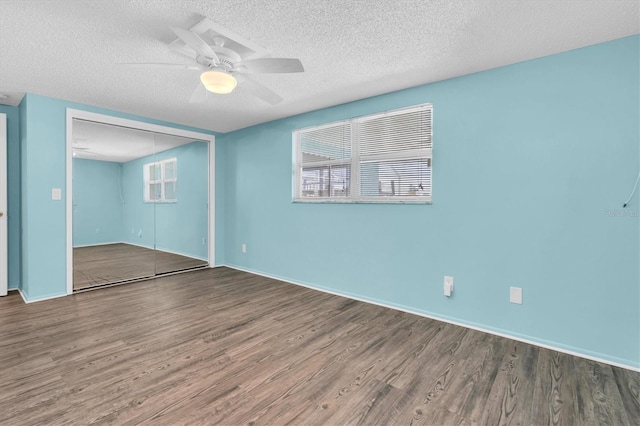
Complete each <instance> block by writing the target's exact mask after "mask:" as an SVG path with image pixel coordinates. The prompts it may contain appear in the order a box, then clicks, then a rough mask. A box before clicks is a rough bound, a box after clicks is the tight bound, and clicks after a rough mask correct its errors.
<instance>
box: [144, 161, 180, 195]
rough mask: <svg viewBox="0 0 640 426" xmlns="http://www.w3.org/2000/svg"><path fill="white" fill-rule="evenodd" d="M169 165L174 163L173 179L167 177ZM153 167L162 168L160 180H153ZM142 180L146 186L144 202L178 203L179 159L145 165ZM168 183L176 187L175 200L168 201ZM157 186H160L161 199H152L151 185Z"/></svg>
mask: <svg viewBox="0 0 640 426" xmlns="http://www.w3.org/2000/svg"><path fill="white" fill-rule="evenodd" d="M169 163H173V170H174V172H173V174H174V177H173V178H167V177H166V167H167V164H169ZM151 167H160V179H152V178H151V177H152V176H151ZM142 180H143V185H144V189H143V201H144V202H145V203H153V204H171V203H177V202H178V159H177V158H176V157H172V158H167V159H165V160H158V161H153V162H151V163H146V164H144V165H143V167H142ZM168 183H172V184H174V185H175V198H171V199H168V198H167V197H166V185H167V184H168ZM157 184H159V185H160V198H159V199H151V185H157Z"/></svg>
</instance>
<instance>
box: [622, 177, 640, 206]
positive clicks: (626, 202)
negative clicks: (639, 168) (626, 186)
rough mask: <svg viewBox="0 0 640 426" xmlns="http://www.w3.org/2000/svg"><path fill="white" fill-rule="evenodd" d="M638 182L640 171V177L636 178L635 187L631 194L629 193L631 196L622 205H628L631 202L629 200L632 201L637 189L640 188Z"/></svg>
mask: <svg viewBox="0 0 640 426" xmlns="http://www.w3.org/2000/svg"><path fill="white" fill-rule="evenodd" d="M638 182H640V172H638V178H637V179H636V184H635V185H633V189H632V190H631V194H629V198H627V201H625V202H624V204H623V205H622V208H625V207H627V204H629V201H631V199H632V198H633V194H635V193H636V189H637V188H638Z"/></svg>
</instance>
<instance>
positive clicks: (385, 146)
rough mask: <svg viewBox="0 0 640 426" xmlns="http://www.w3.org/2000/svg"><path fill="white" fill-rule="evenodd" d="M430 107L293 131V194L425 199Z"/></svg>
mask: <svg viewBox="0 0 640 426" xmlns="http://www.w3.org/2000/svg"><path fill="white" fill-rule="evenodd" d="M431 149H432V106H431V104H424V105H419V106H415V107H411V108H404V109H400V110H394V111H389V112H385V113H381V114H375V115H369V116H364V117H358V118H354V119H352V120H348V121H342V122H338V123H331V124H327V125H323V126H319V127H314V128H308V129H300V130H296V131H295V132H294V150H295V153H296V155H295V164H294V181H295V182H294V199H295V200H297V201H341V202H391V203H393V202H430V201H431V175H432V174H431V160H432V151H431Z"/></svg>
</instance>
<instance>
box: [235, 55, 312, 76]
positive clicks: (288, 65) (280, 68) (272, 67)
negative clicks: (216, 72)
mask: <svg viewBox="0 0 640 426" xmlns="http://www.w3.org/2000/svg"><path fill="white" fill-rule="evenodd" d="M235 65H236V67H237V68H238V72H245V73H256V74H262V73H289V72H303V71H304V67H303V66H302V62H300V60H299V59H294V58H258V59H247V60H246V61H240V62H237V63H236V64H235Z"/></svg>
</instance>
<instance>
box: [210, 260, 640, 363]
mask: <svg viewBox="0 0 640 426" xmlns="http://www.w3.org/2000/svg"><path fill="white" fill-rule="evenodd" d="M219 266H226V267H227V268H231V269H236V270H238V271H243V272H248V273H250V274H254V275H259V276H262V277H266V278H271V279H274V280H278V281H282V282H285V283H289V284H293V285H298V286H301V287H306V288H309V289H312V290H317V291H321V292H323V293H328V294H333V295H334V296H340V297H345V298H347V299H351V300H357V301H359V302H364V303H369V304H372V305H377V306H382V307H383V308H389V309H394V310H396V311H401V312H406V313H408V314H413V315H418V316H421V317H424V318H429V319H432V320H436V321H441V322H445V323H448V324H453V325H457V326H459V327H465V328H468V329H471V330H475V331H480V332H482V333H487V334H492V335H494V336H500V337H505V338H507V339H511V340H516V341H518V342H522V343H527V344H529V345H533V346H537V347H540V348H544V349H549V350H552V351H556V352H562V353H564V354H567V355H573V356H576V357H578V358H584V359H588V360H591V361H596V362H601V363H603V364H608V365H612V366H614V367H620V368H624V369H626V370H631V371H636V372H640V367H634V366H631V365H627V364H624V363H621V362H615V361H610V360H607V359H603V358H599V357H595V356H592V355H588V354H584V353H580V352H576V351H572V350H569V349H565V348H561V347H557V346H554V345H551V344H545V343H541V342H537V341H535V340H529V339H526V338H523V337H520V336H514V335H512V334H508V333H503V332H499V331H495V330H491V329H489V328H483V327H478V326H474V325H470V324H467V323H464V322H460V321H455V320H451V319H448V318H443V317H440V316H437V315H433V314H427V313H424V312H419V311H414V310H411V309H408V308H403V307H399V306H394V305H389V304H386V303H384V302H378V301H373V300H368V299H364V298H361V297H358V296H354V295H351V294H346V293H340V292H337V291H333V290H328V289H325V288H321V287H314V286H312V285H309V284H304V283H301V282H297V281H292V280H289V279H286V278H282V277H278V276H276V275H270V274H266V273H263V272H259V271H254V270H251V269H248V268H243V267H240V266H234V265H229V264H226V265H219Z"/></svg>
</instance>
